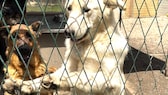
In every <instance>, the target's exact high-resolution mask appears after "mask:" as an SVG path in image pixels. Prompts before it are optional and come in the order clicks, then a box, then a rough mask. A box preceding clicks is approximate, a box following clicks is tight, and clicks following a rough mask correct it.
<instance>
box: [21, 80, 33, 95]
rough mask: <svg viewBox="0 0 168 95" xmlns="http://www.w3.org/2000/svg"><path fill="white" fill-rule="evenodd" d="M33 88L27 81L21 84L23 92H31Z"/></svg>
mask: <svg viewBox="0 0 168 95" xmlns="http://www.w3.org/2000/svg"><path fill="white" fill-rule="evenodd" d="M33 91H34V89H33V86H32V85H31V84H29V83H23V84H22V86H21V92H22V93H25V94H30V93H33Z"/></svg>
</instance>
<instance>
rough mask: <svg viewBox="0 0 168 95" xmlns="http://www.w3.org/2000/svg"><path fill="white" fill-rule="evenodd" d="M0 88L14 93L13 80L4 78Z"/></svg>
mask: <svg viewBox="0 0 168 95" xmlns="http://www.w3.org/2000/svg"><path fill="white" fill-rule="evenodd" d="M2 88H3V90H4V91H7V92H8V93H11V94H12V93H14V90H15V81H13V80H11V79H6V80H4V83H3V85H2Z"/></svg>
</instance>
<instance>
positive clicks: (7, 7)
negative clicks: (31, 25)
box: [0, 0, 26, 26]
mask: <svg viewBox="0 0 168 95" xmlns="http://www.w3.org/2000/svg"><path fill="white" fill-rule="evenodd" d="M25 5H26V0H17V1H15V0H1V1H0V8H1V10H2V17H3V19H4V21H5V22H4V21H2V20H1V22H0V24H1V26H2V25H3V24H4V23H6V24H7V25H14V24H17V23H20V20H21V18H22V17H24V14H25V12H26V8H25ZM22 13H23V14H22Z"/></svg>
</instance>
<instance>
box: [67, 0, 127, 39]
mask: <svg viewBox="0 0 168 95" xmlns="http://www.w3.org/2000/svg"><path fill="white" fill-rule="evenodd" d="M123 6H124V3H123V2H122V0H118V1H117V0H67V2H66V3H65V8H66V11H67V17H68V20H67V24H66V26H65V30H66V31H65V34H66V35H67V37H69V38H71V40H72V41H77V42H80V41H83V40H85V39H88V38H90V39H93V38H94V36H95V32H100V31H105V30H104V29H106V31H107V29H108V28H109V25H110V26H112V25H113V27H115V25H114V24H115V17H114V15H117V16H118V17H119V14H115V13H114V12H113V10H115V9H118V10H119V8H120V9H124V7H123Z"/></svg>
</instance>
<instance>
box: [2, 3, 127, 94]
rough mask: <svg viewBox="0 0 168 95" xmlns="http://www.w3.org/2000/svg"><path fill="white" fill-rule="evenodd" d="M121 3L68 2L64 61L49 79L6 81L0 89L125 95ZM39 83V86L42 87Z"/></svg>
mask: <svg viewBox="0 0 168 95" xmlns="http://www.w3.org/2000/svg"><path fill="white" fill-rule="evenodd" d="M123 5H124V3H123V2H122V1H121V0H118V1H116V0H67V2H66V3H65V8H66V10H67V17H68V20H67V24H66V26H65V34H66V37H67V38H66V39H65V46H66V52H65V59H64V63H62V67H61V68H59V69H58V70H56V71H55V72H54V73H52V74H50V75H49V76H48V75H46V76H44V77H43V78H37V79H34V80H33V82H34V83H36V84H34V83H33V82H32V81H24V82H23V84H24V85H23V84H22V80H17V81H16V80H15V83H14V82H12V81H11V80H5V83H4V84H3V88H4V89H5V90H7V89H6V88H7V86H8V85H10V86H15V87H17V86H20V85H22V87H21V91H22V92H25V93H32V92H36V91H37V90H36V88H35V87H43V88H46V89H55V90H68V89H70V91H71V92H72V95H90V94H92V95H124V94H125V78H124V73H123V64H124V59H125V57H126V55H127V53H128V45H127V41H126V39H125V38H124V36H123V35H122V34H121V31H120V29H119V28H120V27H119V25H118V20H119V8H120V9H124V8H123ZM41 82H42V85H41Z"/></svg>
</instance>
